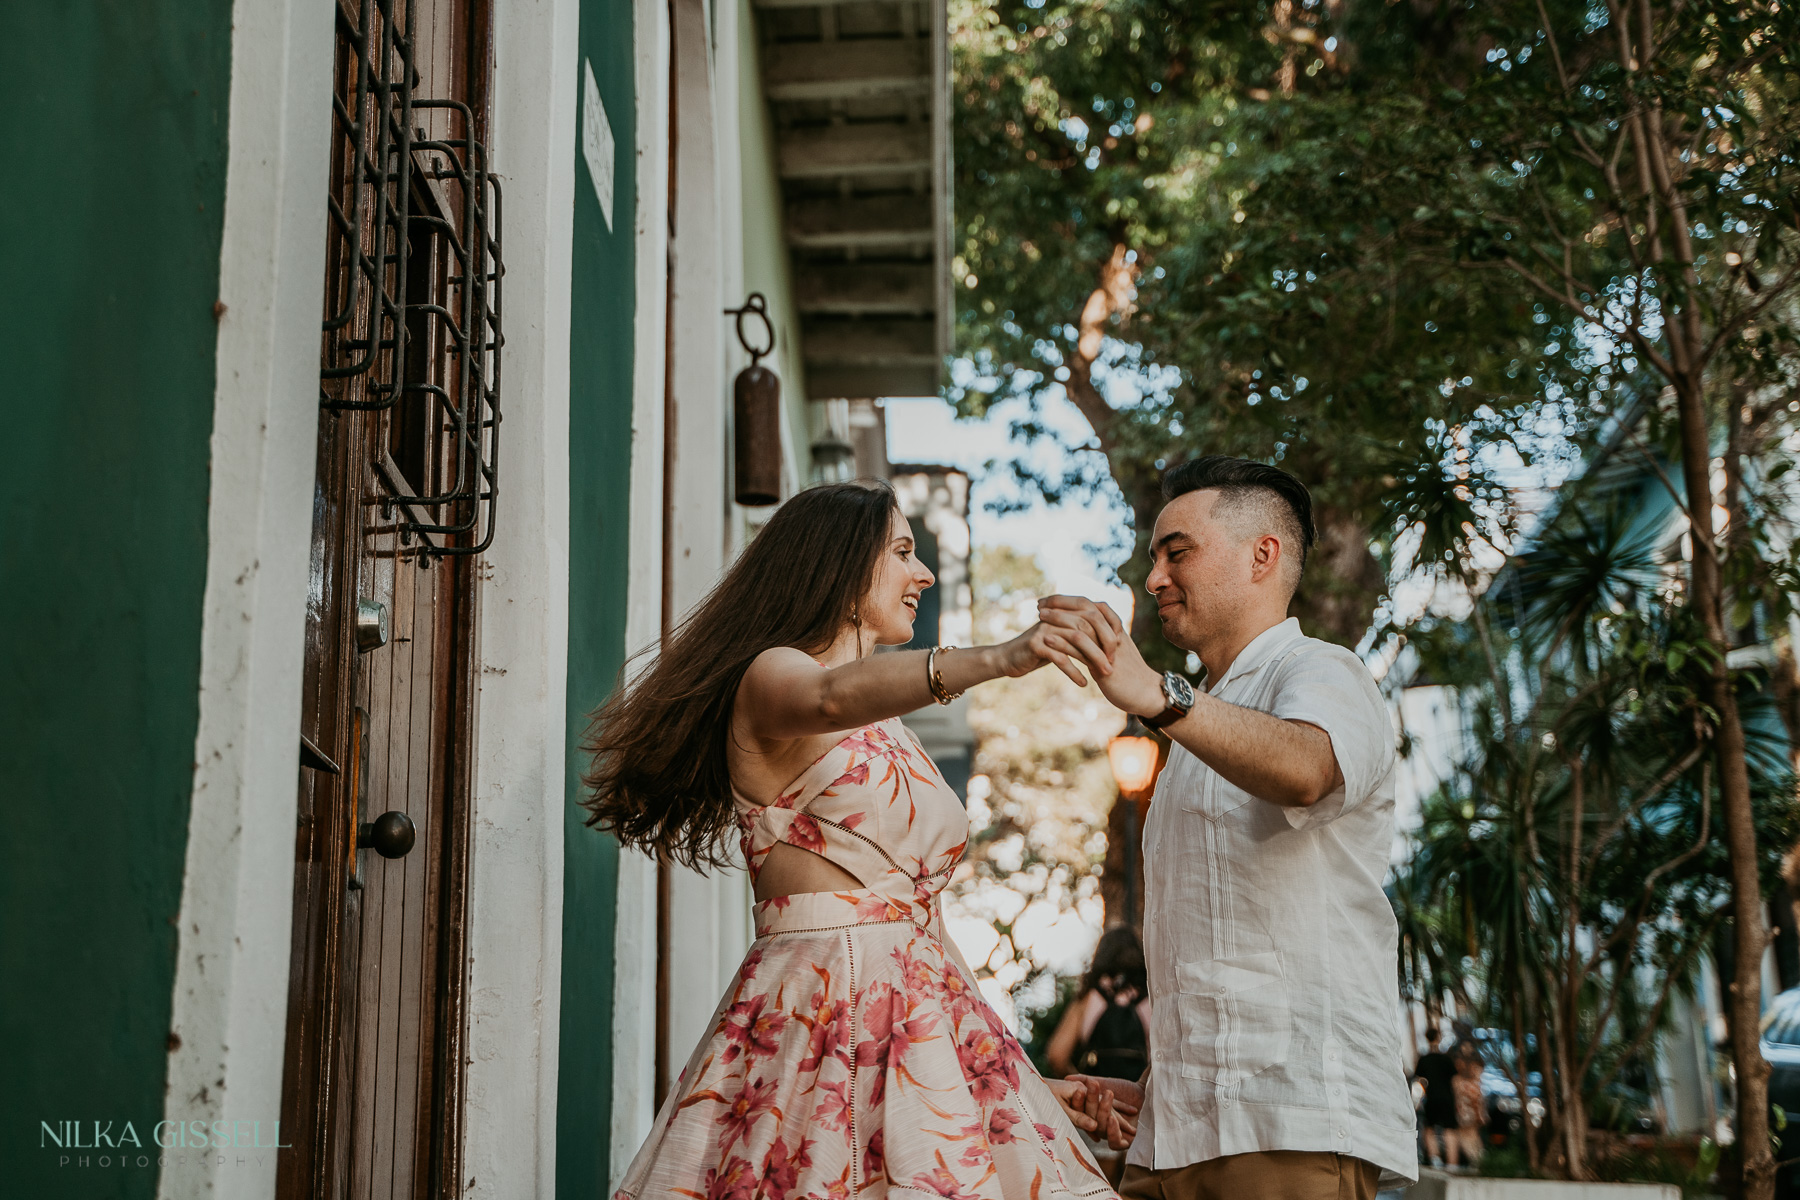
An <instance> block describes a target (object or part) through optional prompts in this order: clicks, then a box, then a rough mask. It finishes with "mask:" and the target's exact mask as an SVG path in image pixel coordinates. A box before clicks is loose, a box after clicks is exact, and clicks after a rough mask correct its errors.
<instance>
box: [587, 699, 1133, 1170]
mask: <svg viewBox="0 0 1800 1200" xmlns="http://www.w3.org/2000/svg"><path fill="white" fill-rule="evenodd" d="M739 824H740V826H741V829H742V832H743V840H744V856H745V861H746V862H747V863H748V864H749V866H750V870H751V871H752V873H755V872H757V871H759V870H760V869H761V867H762V863H763V861H764V860H765V859H766V858H767V856H768V853H769V851H770V849H771V848H773V847H774V846H776V845H778V844H782V843H786V844H788V845H792V846H797V847H799V848H801V849H803V850H808V851H811V852H812V853H814V854H820V855H823V856H825V857H826V858H829V859H830V860H831V861H832V862H834V863H836V864H837V865H838V866H840V867H842V868H843V869H844V870H846V871H848V872H849V873H850V874H851V875H853V876H855V877H856V878H857V879H858V880H859V881H860V882H861V883H862V884H863V886H862V887H860V888H855V889H850V890H848V891H834V892H809V893H803V894H800V895H794V896H785V897H782V898H780V899H779V900H771V901H768V902H765V903H762V904H758V905H757V906H756V931H757V941H756V944H755V945H754V946H752V947H751V949H750V952H749V954H748V955H746V956H745V959H744V962H743V965H742V967H741V968H740V969H739V971H738V974H737V977H736V979H735V980H734V981H733V983H732V986H731V988H730V990H729V991H728V993H727V994H726V996H725V997H724V998H723V1000H722V1001H721V1002H720V1005H719V1008H718V1012H717V1015H716V1016H715V1018H714V1020H713V1024H712V1027H711V1031H710V1033H709V1034H708V1035H707V1036H706V1037H705V1038H703V1039H702V1040H701V1043H700V1045H699V1046H697V1047H696V1048H695V1050H694V1054H693V1057H692V1058H691V1059H690V1060H689V1062H688V1064H687V1068H686V1069H685V1070H684V1071H683V1072H682V1075H681V1080H680V1082H678V1083H677V1084H676V1086H675V1088H674V1089H673V1092H672V1094H671V1095H670V1097H669V1099H668V1101H667V1102H666V1103H665V1104H664V1105H663V1109H662V1111H661V1113H659V1114H658V1116H657V1120H656V1124H655V1127H654V1128H653V1129H652V1131H651V1134H650V1137H649V1139H648V1140H647V1141H646V1142H645V1143H644V1146H643V1148H642V1149H641V1150H640V1151H639V1152H638V1156H637V1158H636V1160H635V1161H634V1162H633V1163H632V1165H631V1168H630V1170H629V1171H628V1172H627V1173H626V1176H625V1179H624V1181H623V1183H622V1184H621V1185H620V1188H619V1191H618V1193H617V1194H616V1196H615V1200H649V1198H651V1197H672V1196H684V1197H688V1198H689V1200H873V1198H876V1197H885V1196H887V1195H888V1193H890V1192H893V1193H895V1194H896V1195H898V1196H916V1197H919V1198H920V1200H934V1198H942V1200H1010V1198H1013V1197H1017V1198H1019V1200H1061V1198H1071V1197H1082V1198H1088V1197H1104V1198H1107V1200H1116V1197H1114V1194H1113V1192H1112V1190H1111V1189H1110V1188H1109V1187H1108V1186H1107V1184H1106V1180H1105V1178H1104V1177H1103V1176H1102V1175H1101V1174H1100V1171H1099V1169H1098V1168H1097V1167H1096V1166H1095V1165H1094V1162H1093V1159H1092V1157H1091V1156H1090V1155H1089V1154H1088V1152H1087V1150H1086V1149H1085V1147H1083V1146H1082V1144H1081V1142H1080V1139H1079V1138H1077V1137H1076V1135H1075V1132H1074V1129H1073V1128H1072V1127H1071V1126H1070V1125H1069V1124H1068V1122H1067V1120H1066V1119H1065V1118H1064V1116H1063V1115H1062V1110H1061V1109H1060V1108H1059V1107H1058V1106H1057V1103H1056V1100H1055V1098H1054V1097H1053V1096H1052V1095H1051V1094H1050V1091H1049V1089H1048V1088H1047V1087H1046V1086H1045V1085H1044V1082H1043V1080H1042V1079H1040V1078H1039V1077H1038V1075H1037V1073H1036V1072H1035V1071H1034V1070H1033V1069H1032V1067H1031V1063H1030V1061H1029V1060H1028V1059H1027V1058H1026V1056H1025V1052H1024V1050H1023V1048H1022V1047H1020V1045H1019V1043H1018V1040H1017V1039H1016V1038H1014V1037H1013V1036H1012V1034H1011V1033H1010V1032H1008V1031H1007V1029H1006V1027H1005V1025H1004V1024H1003V1023H1002V1022H1001V1021H1000V1018H999V1017H998V1016H997V1015H996V1014H995V1013H994V1011H993V1009H991V1008H990V1007H989V1006H988V1005H987V1003H986V1002H985V1001H983V1000H982V998H981V994H980V992H979V991H977V990H976V988H975V982H974V979H973V977H972V976H971V975H970V974H969V972H968V970H967V968H966V967H965V966H963V965H962V963H961V961H960V959H958V958H957V957H956V956H955V953H954V951H953V950H952V949H950V948H948V947H947V946H946V944H945V942H944V938H943V922H942V918H941V916H940V915H939V913H938V906H937V897H938V894H939V893H940V892H941V891H942V890H943V888H944V886H945V885H946V884H947V883H948V882H949V880H950V873H951V872H952V871H953V870H954V869H955V867H956V864H957V863H958V862H959V861H961V858H962V854H963V850H964V848H965V846H966V844H967V839H968V818H967V817H966V815H965V814H964V812H963V809H962V806H961V804H960V802H959V801H958V800H957V798H956V795H955V793H954V792H953V791H951V789H950V788H949V786H948V785H947V784H945V782H944V780H943V777H942V776H941V775H940V774H939V773H938V770H937V768H936V767H935V766H934V765H933V764H932V762H931V760H930V758H929V757H927V756H926V754H925V753H924V751H923V750H921V749H920V748H919V746H918V743H917V742H916V741H915V740H914V739H913V737H912V735H911V734H910V733H909V732H908V731H907V730H906V728H905V727H904V726H903V725H901V723H900V722H899V721H898V720H892V721H883V722H880V723H878V724H875V725H870V726H867V727H865V728H863V729H859V730H856V731H855V732H853V733H851V734H850V735H849V736H847V737H845V738H844V739H843V740H842V741H840V742H839V743H838V744H837V745H836V746H834V747H833V748H832V749H831V750H830V751H829V752H828V753H826V754H825V755H824V756H823V757H822V758H820V759H819V761H818V762H816V763H814V764H813V765H812V766H811V767H810V768H808V769H807V771H806V772H805V773H803V774H802V775H801V776H800V778H798V779H796V780H795V781H794V782H793V784H791V785H790V786H789V787H787V788H785V789H783V790H782V793H781V795H780V797H779V798H778V799H777V800H776V801H775V802H774V803H773V804H769V805H765V806H757V805H752V804H749V803H748V802H746V801H744V800H742V799H741V798H740V800H739Z"/></svg>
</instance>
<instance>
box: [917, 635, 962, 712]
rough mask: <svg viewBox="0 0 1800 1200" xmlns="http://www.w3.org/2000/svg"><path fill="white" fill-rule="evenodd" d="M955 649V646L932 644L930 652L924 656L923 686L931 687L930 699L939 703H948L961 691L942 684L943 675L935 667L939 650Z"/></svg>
mask: <svg viewBox="0 0 1800 1200" xmlns="http://www.w3.org/2000/svg"><path fill="white" fill-rule="evenodd" d="M954 649H956V647H955V646H933V647H932V648H931V653H929V654H927V655H926V656H925V686H926V687H928V688H930V689H931V696H932V699H934V700H936V701H937V702H938V703H939V704H948V703H950V702H951V701H952V700H954V699H956V698H957V697H958V696H960V695H962V693H961V692H953V691H951V690H950V689H949V688H947V687H945V686H944V676H943V675H942V674H941V673H940V672H939V671H938V669H937V656H938V654H939V652H941V651H949V650H954Z"/></svg>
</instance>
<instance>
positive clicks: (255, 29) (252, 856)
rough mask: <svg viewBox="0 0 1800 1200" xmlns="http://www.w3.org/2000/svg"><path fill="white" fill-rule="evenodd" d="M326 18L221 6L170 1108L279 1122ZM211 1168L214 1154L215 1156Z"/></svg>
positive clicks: (310, 8) (256, 0)
mask: <svg viewBox="0 0 1800 1200" xmlns="http://www.w3.org/2000/svg"><path fill="white" fill-rule="evenodd" d="M331 22H332V15H331V8H330V6H329V5H319V4H314V3H307V2H305V0H238V2H237V3H236V4H235V5H234V6H233V9H232V41H231V101H230V111H229V117H228V121H229V125H228V140H229V155H228V159H227V164H226V174H225V221H224V240H223V245H222V247H221V254H220V264H219V300H220V302H221V303H222V304H223V306H224V307H223V309H222V311H221V316H220V319H219V334H218V346H217V366H218V376H217V383H216V390H215V393H214V400H213V435H212V446H211V450H212V464H211V466H212V483H211V495H210V496H209V498H208V524H207V562H206V596H205V611H204V616H203V618H202V626H201V650H200V721H199V729H198V733H197V736H196V738H195V746H194V764H195V766H194V793H193V807H192V810H191V814H190V818H189V824H188V842H187V861H186V868H185V871H184V877H183V880H182V892H181V911H180V916H179V918H178V920H179V938H178V946H177V957H176V964H175V993H174V1006H173V1014H172V1018H171V1030H172V1032H173V1034H174V1037H173V1038H171V1045H172V1046H173V1047H174V1048H173V1049H172V1050H171V1051H170V1053H169V1062H168V1076H167V1079H168V1083H167V1090H166V1094H165V1097H164V1113H163V1115H164V1118H165V1119H167V1120H171V1121H181V1120H205V1121H214V1120H223V1119H225V1118H226V1117H227V1116H229V1117H230V1118H232V1119H237V1120H261V1121H264V1122H268V1123H271V1124H272V1123H273V1122H274V1121H275V1120H277V1119H278V1118H279V1116H280V1114H281V1071H282V1060H283V1055H284V1041H285V1032H286V1028H287V988H288V951H289V946H290V931H291V929H290V927H291V923H292V911H293V886H292V879H293V875H294V820H295V813H296V805H297V794H296V790H295V771H296V770H297V765H296V764H297V761H298V757H299V735H300V674H301V669H302V652H303V648H304V639H305V632H306V595H307V557H308V548H309V544H310V541H311V534H312V487H313V460H314V455H315V453H316V449H315V448H316V443H317V435H318V418H319V390H318V388H319V384H318V372H319V314H320V312H321V311H322V309H323V307H324V296H323V291H324V278H325V216H326V214H325V205H324V204H323V203H322V200H323V197H324V194H325V185H326V163H327V147H328V145H329V129H330V119H331V102H330V101H331V47H332V25H331ZM196 1157H197V1158H198V1160H199V1161H198V1162H197V1163H195V1164H189V1165H185V1166H182V1167H179V1168H175V1167H171V1168H170V1169H168V1170H166V1171H164V1173H163V1174H162V1175H161V1176H160V1178H159V1179H158V1183H157V1194H158V1195H159V1196H162V1197H173V1196H177V1195H180V1196H210V1195H229V1196H231V1197H232V1200H238V1198H240V1197H245V1198H248V1197H262V1196H273V1195H274V1194H275V1156H274V1155H273V1154H265V1155H257V1156H247V1157H250V1158H251V1161H248V1162H245V1163H244V1164H243V1165H239V1163H238V1161H237V1160H236V1157H235V1156H232V1157H231V1158H230V1159H229V1161H228V1160H227V1159H225V1158H218V1157H208V1156H196ZM221 1163H226V1165H224V1166H221V1165H220V1164H221Z"/></svg>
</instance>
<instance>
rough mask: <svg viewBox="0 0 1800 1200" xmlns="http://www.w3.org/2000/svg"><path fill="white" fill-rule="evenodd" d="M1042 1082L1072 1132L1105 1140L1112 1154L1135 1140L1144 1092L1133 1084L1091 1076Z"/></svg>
mask: <svg viewBox="0 0 1800 1200" xmlns="http://www.w3.org/2000/svg"><path fill="white" fill-rule="evenodd" d="M1044 1082H1045V1083H1047V1084H1049V1085H1050V1091H1051V1092H1052V1093H1054V1094H1055V1096H1056V1102H1057V1103H1058V1104H1060V1105H1062V1108H1063V1112H1064V1113H1065V1114H1067V1115H1068V1118H1069V1121H1070V1123H1072V1124H1073V1125H1074V1126H1075V1128H1077V1129H1081V1130H1085V1131H1086V1132H1088V1133H1091V1134H1093V1135H1094V1136H1095V1137H1100V1138H1105V1139H1106V1144H1107V1145H1108V1146H1110V1147H1111V1148H1112V1149H1114V1150H1123V1149H1125V1148H1126V1147H1128V1146H1130V1145H1131V1143H1132V1139H1134V1138H1136V1137H1137V1117H1138V1112H1139V1110H1140V1109H1142V1108H1143V1107H1144V1089H1143V1088H1141V1087H1139V1086H1138V1085H1137V1084H1135V1083H1132V1082H1131V1081H1130V1080H1126V1079H1103V1078H1098V1077H1096V1076H1093V1075H1070V1076H1067V1077H1066V1078H1063V1079H1046V1080H1045V1081H1044Z"/></svg>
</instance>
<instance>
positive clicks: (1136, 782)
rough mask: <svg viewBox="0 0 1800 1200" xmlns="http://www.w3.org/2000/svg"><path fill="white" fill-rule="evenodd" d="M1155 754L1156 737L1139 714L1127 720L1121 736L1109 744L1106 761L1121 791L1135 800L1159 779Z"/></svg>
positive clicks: (1107, 744)
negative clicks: (1146, 727)
mask: <svg viewBox="0 0 1800 1200" xmlns="http://www.w3.org/2000/svg"><path fill="white" fill-rule="evenodd" d="M1156 756H1157V746H1156V739H1155V738H1153V737H1151V736H1150V732H1149V730H1147V729H1145V728H1144V725H1143V722H1141V721H1139V720H1138V719H1137V718H1136V717H1132V718H1131V719H1130V720H1128V721H1126V722H1125V728H1124V729H1123V730H1121V731H1120V732H1119V736H1117V737H1115V738H1113V739H1112V740H1111V741H1109V742H1107V743H1106V761H1107V763H1108V764H1109V765H1110V766H1111V767H1112V773H1113V782H1114V783H1116V784H1118V785H1119V792H1120V794H1122V795H1123V796H1125V797H1126V798H1127V799H1129V800H1134V801H1135V800H1138V799H1140V798H1142V797H1143V796H1144V795H1145V794H1146V793H1148V792H1149V790H1150V788H1151V786H1152V785H1153V784H1154V783H1155V782H1156Z"/></svg>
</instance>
